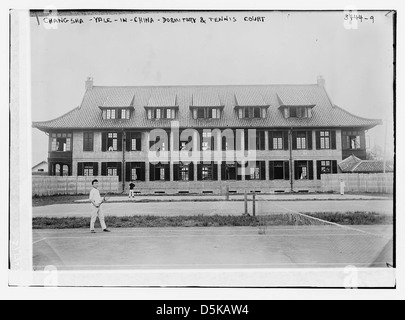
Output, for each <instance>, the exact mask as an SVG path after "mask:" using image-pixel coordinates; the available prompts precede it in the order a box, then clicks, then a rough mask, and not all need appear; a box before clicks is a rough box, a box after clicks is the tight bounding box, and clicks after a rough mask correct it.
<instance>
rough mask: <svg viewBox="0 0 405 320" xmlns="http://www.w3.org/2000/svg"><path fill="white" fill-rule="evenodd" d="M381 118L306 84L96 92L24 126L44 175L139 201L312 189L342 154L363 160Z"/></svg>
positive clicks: (332, 169)
mask: <svg viewBox="0 0 405 320" xmlns="http://www.w3.org/2000/svg"><path fill="white" fill-rule="evenodd" d="M379 124H381V121H380V120H374V119H365V118H361V117H358V116H355V115H353V114H351V113H349V112H347V111H345V110H344V109H342V108H340V107H337V106H335V105H333V104H332V102H331V100H330V98H329V97H328V95H327V93H326V90H325V88H324V80H323V79H322V78H319V79H318V82H317V83H316V84H311V85H258V86H173V87H104V86H94V85H93V80H92V79H91V78H89V79H88V80H87V81H86V92H85V95H84V98H83V101H82V104H81V105H80V106H79V107H77V108H75V109H73V110H72V111H70V112H68V113H67V114H65V115H63V116H61V117H59V118H57V119H54V120H50V121H44V122H35V123H33V127H35V128H38V129H39V130H42V131H44V132H46V133H47V134H49V157H48V165H49V169H48V172H49V175H56V174H58V173H60V172H67V174H68V175H73V176H94V177H97V176H108V175H116V176H118V177H119V180H120V182H121V186H122V188H124V189H126V188H127V187H128V184H129V182H130V181H135V182H136V188H137V192H140V193H170V194H173V193H214V194H218V193H223V192H224V190H227V189H228V190H229V191H230V192H242V191H243V190H246V189H247V191H248V192H253V191H254V192H266V193H267V192H288V191H297V192H299V191H303V192H304V191H316V190H319V189H320V177H321V174H324V173H337V172H338V163H339V162H340V161H341V160H342V159H345V158H346V157H347V156H350V155H352V154H353V155H355V156H356V157H358V158H360V159H365V157H366V142H365V132H366V130H370V129H371V128H373V127H374V126H376V125H379Z"/></svg>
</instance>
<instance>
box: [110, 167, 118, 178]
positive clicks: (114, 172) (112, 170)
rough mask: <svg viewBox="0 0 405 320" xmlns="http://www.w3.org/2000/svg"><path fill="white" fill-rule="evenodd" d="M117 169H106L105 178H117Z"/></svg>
mask: <svg viewBox="0 0 405 320" xmlns="http://www.w3.org/2000/svg"><path fill="white" fill-rule="evenodd" d="M117 175H118V172H117V168H115V167H107V176H117Z"/></svg>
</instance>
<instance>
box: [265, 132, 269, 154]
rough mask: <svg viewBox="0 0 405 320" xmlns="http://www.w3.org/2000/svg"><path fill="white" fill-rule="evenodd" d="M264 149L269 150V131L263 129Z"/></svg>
mask: <svg viewBox="0 0 405 320" xmlns="http://www.w3.org/2000/svg"><path fill="white" fill-rule="evenodd" d="M264 150H265V151H269V132H268V131H267V130H266V131H264Z"/></svg>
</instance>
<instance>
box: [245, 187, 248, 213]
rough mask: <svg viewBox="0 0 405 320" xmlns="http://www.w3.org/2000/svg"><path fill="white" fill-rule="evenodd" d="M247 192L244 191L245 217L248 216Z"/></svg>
mask: <svg viewBox="0 0 405 320" xmlns="http://www.w3.org/2000/svg"><path fill="white" fill-rule="evenodd" d="M247 200H248V199H247V191H246V189H245V215H248V202H247Z"/></svg>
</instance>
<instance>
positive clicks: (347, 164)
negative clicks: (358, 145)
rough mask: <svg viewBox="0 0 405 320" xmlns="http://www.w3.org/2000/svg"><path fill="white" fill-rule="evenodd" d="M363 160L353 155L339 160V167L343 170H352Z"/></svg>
mask: <svg viewBox="0 0 405 320" xmlns="http://www.w3.org/2000/svg"><path fill="white" fill-rule="evenodd" d="M360 162H361V159H360V158H357V157H356V156H355V155H353V154H352V155H351V156H350V157H347V158H346V159H344V160H342V161H341V162H339V167H340V170H342V172H351V171H352V170H353V168H354V167H355V166H356V165H358V164H359V163H360Z"/></svg>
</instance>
